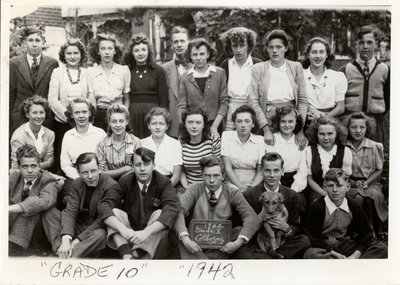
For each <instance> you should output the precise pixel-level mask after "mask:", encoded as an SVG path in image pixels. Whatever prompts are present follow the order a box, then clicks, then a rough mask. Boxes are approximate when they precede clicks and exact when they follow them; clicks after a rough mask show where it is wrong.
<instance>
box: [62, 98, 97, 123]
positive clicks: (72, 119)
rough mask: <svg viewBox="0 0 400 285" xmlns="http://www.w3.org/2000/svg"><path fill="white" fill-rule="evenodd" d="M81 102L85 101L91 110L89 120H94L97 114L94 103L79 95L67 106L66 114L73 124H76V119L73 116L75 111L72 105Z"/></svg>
mask: <svg viewBox="0 0 400 285" xmlns="http://www.w3.org/2000/svg"><path fill="white" fill-rule="evenodd" d="M79 103H83V104H86V105H87V106H88V109H89V111H90V117H89V121H90V122H92V121H93V119H94V117H95V115H96V111H95V109H94V107H93V106H92V104H90V102H89V100H88V99H86V98H83V97H77V98H74V99H72V101H71V102H69V104H68V106H67V111H66V112H65V116H66V117H67V118H68V122H69V123H70V125H71V126H74V125H75V121H74V118H73V116H72V113H73V108H72V106H73V105H74V104H79Z"/></svg>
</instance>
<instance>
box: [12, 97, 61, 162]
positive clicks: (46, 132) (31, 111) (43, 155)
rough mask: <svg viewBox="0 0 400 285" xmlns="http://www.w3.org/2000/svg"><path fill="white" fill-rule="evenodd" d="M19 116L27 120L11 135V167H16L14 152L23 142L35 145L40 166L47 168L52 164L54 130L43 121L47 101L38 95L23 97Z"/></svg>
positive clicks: (48, 111)
mask: <svg viewBox="0 0 400 285" xmlns="http://www.w3.org/2000/svg"><path fill="white" fill-rule="evenodd" d="M20 113H21V117H23V118H25V121H27V122H26V123H25V124H23V125H21V126H20V127H19V128H18V129H16V130H15V131H14V133H13V134H12V136H11V143H10V144H11V169H13V170H16V169H18V162H17V157H16V152H17V150H18V148H19V147H21V146H22V145H24V144H30V145H33V146H35V148H36V150H37V152H38V153H39V155H40V164H39V165H40V168H41V169H49V168H51V167H52V166H53V164H54V137H55V135H54V132H53V131H52V130H50V129H48V128H46V127H45V126H43V123H44V121H45V119H46V117H47V116H48V115H49V113H50V108H49V103H48V102H47V100H46V99H45V98H43V97H41V96H39V95H33V96H32V97H30V98H28V99H25V101H23V102H22V104H21V106H20Z"/></svg>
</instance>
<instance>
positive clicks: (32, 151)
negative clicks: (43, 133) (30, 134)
mask: <svg viewBox="0 0 400 285" xmlns="http://www.w3.org/2000/svg"><path fill="white" fill-rule="evenodd" d="M15 155H16V157H17V162H18V165H21V160H22V158H24V157H29V158H36V161H37V163H38V164H39V163H40V154H39V153H38V151H37V150H36V147H35V146H33V145H30V144H24V145H21V146H20V147H19V148H18V149H17V152H16V153H15Z"/></svg>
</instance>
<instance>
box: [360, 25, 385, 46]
mask: <svg viewBox="0 0 400 285" xmlns="http://www.w3.org/2000/svg"><path fill="white" fill-rule="evenodd" d="M366 34H373V35H374V39H375V42H376V44H378V43H379V40H380V37H381V31H380V30H379V29H378V28H377V27H375V26H373V25H365V26H362V27H360V28H358V29H357V30H356V40H358V41H359V40H361V39H362V37H363V36H364V35H366Z"/></svg>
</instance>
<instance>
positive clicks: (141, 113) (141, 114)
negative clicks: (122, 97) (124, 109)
mask: <svg viewBox="0 0 400 285" xmlns="http://www.w3.org/2000/svg"><path fill="white" fill-rule="evenodd" d="M153 107H158V104H157V103H155V102H154V103H149V102H146V103H140V102H131V104H130V105H129V117H130V118H129V121H130V125H131V127H132V132H133V134H134V135H135V136H137V137H138V138H140V139H143V138H147V137H148V136H150V135H151V133H150V130H149V128H148V127H147V124H146V122H145V117H146V115H147V113H149V112H150V110H151V108H153Z"/></svg>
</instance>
